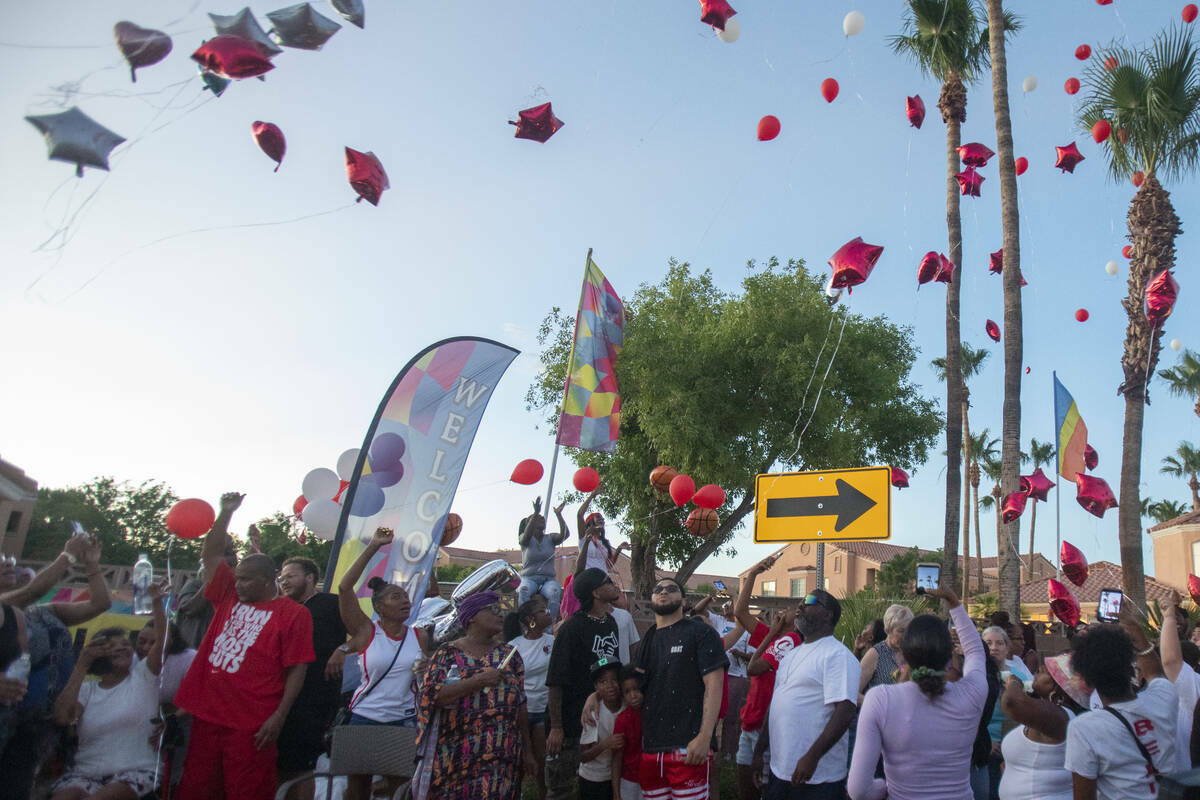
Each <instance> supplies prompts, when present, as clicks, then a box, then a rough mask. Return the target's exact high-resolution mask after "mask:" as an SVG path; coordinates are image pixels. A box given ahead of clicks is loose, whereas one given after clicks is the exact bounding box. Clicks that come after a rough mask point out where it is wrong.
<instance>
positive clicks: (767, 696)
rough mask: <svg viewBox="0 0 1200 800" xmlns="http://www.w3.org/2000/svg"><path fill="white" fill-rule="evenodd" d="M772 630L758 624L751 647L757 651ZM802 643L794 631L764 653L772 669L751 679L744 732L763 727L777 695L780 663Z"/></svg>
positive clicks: (781, 637) (744, 719)
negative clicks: (777, 674) (776, 683)
mask: <svg viewBox="0 0 1200 800" xmlns="http://www.w3.org/2000/svg"><path fill="white" fill-rule="evenodd" d="M770 630H771V629H770V628H768V627H767V626H766V625H764V624H762V623H761V622H760V623H758V625H757V626H756V627H755V628H754V632H753V633H752V634H751V635H750V643H749V646H750V647H753V648H755V649H757V648H758V646H759V645H760V644H762V640H763V639H765V638H766V636H767V634H768V633H769V632H770ZM801 641H803V639H801V637H800V634H798V633H796V632H795V631H792V632H790V633H785V634H783V635H782V636H780V637H779V638H778V639H776V640H775V641H774V642H772V643H771V646H770V647H768V648H767V649H766V650H764V651H763V654H762V657H763V661H766V662H767V663H768V664H769V665H770V666H771V668H770V669H769V670H767V671H766V672H764V673H763V674H761V675H753V676H751V678H750V691H749V693H748V694H747V695H746V704H745V705H744V706H742V730H744V731H756V730H758V729H759V728H761V727H762V724H763V719H765V718H766V716H767V709H768V708H770V706H771V695H773V694H775V671H776V670H777V669H779V662H780V661H781V660H783V657H784V656H785V655H787V654H788V653H789V652H791V650H792V649H793V648H796V647H799V646H800V642H801Z"/></svg>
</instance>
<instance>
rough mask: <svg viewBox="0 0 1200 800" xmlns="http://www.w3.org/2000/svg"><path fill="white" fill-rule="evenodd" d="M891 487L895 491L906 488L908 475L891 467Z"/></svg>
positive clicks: (897, 468)
mask: <svg viewBox="0 0 1200 800" xmlns="http://www.w3.org/2000/svg"><path fill="white" fill-rule="evenodd" d="M891 469H892V486H895V487H896V488H897V489H907V488H908V473H907V472H905V471H904V470H902V469H900V468H899V467H892V468H891Z"/></svg>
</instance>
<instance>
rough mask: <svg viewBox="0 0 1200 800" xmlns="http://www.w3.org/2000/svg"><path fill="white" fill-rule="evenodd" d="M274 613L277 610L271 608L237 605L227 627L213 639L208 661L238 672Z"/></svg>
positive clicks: (216, 665)
mask: <svg viewBox="0 0 1200 800" xmlns="http://www.w3.org/2000/svg"><path fill="white" fill-rule="evenodd" d="M273 613H275V612H273V611H271V610H269V609H265V608H264V609H259V608H255V607H254V606H248V605H245V604H244V603H238V604H237V605H235V606H234V607H233V613H231V614H230V615H229V619H228V620H227V621H226V622H225V628H224V629H223V630H222V631H221V633H220V635H218V636H217V638H216V639H215V640H214V641H213V647H212V652H211V653H209V654H208V663H210V664H212V665H213V666H214V667H216V668H217V669H223V670H225V671H226V672H228V673H229V674H230V675H233V674H234V673H236V672H237V671H238V670H239V669H241V668H242V661H243V660H244V659H245V657H246V651H247V650H249V649H250V648H251V647H252V646H253V645H254V643H255V642H256V641H258V635H259V634H260V633H262V629H263V627H264V626H266V624H267V621H268V620H270V619H271V615H272V614H273Z"/></svg>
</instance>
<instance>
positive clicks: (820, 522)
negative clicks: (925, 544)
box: [754, 467, 892, 542]
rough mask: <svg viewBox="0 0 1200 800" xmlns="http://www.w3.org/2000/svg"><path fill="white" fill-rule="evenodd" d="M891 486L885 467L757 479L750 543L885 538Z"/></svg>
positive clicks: (889, 520)
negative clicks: (751, 539) (752, 541)
mask: <svg viewBox="0 0 1200 800" xmlns="http://www.w3.org/2000/svg"><path fill="white" fill-rule="evenodd" d="M891 486H892V470H891V468H889V467H862V468H859V469H834V470H824V471H821V472H782V473H771V474H765V475H759V476H758V478H757V479H756V480H755V496H754V541H756V542H823V541H831V542H837V541H847V540H854V539H889V538H891V535H892V504H891Z"/></svg>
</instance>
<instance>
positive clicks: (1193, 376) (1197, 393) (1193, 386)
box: [1158, 350, 1200, 417]
mask: <svg viewBox="0 0 1200 800" xmlns="http://www.w3.org/2000/svg"><path fill="white" fill-rule="evenodd" d="M1158 377H1160V378H1163V379H1164V380H1166V381H1167V389H1168V390H1169V391H1170V392H1171V394H1173V395H1175V396H1176V397H1187V398H1192V399H1195V401H1196V408H1195V410H1196V416H1198V417H1200V358H1197V357H1196V354H1195V353H1193V352H1192V351H1191V350H1184V351H1183V357H1182V358H1181V359H1179V363H1178V364H1177V365H1176V366H1174V367H1171V368H1170V369H1164V370H1159V373H1158Z"/></svg>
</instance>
